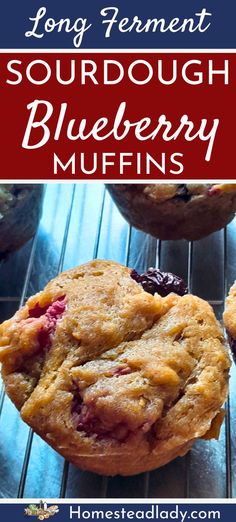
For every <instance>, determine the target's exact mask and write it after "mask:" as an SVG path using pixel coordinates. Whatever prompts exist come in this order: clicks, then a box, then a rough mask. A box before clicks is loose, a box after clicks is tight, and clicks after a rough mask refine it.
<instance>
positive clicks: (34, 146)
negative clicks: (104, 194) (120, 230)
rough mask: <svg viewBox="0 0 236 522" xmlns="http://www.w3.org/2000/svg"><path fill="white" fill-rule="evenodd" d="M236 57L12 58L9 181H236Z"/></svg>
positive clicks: (4, 152) (5, 175) (4, 78)
mask: <svg viewBox="0 0 236 522" xmlns="http://www.w3.org/2000/svg"><path fill="white" fill-rule="evenodd" d="M235 86H236V56H235V54H234V53H157V52H156V53H155V52H154V53H113V54H111V53H99V54H96V53H52V54H51V53H20V52H19V53H3V54H1V59H0V93H1V97H0V100H1V102H0V103H1V179H9V180H11V179H19V180H20V179H24V180H25V179H29V180H30V179H32V180H42V179H44V180H50V179H53V180H57V181H59V180H62V179H66V180H76V179H78V180H82V179H83V180H86V181H89V180H96V179H100V180H104V181H109V180H117V181H121V182H123V181H127V180H132V181H136V180H160V181H163V180H169V179H170V180H173V181H178V180H190V181H191V179H192V180H198V179H199V180H202V179H205V180H216V179H226V180H227V179H234V178H235V177H236V172H235V166H234V162H235V160H234V151H235V131H234V125H235V121H236V103H235Z"/></svg>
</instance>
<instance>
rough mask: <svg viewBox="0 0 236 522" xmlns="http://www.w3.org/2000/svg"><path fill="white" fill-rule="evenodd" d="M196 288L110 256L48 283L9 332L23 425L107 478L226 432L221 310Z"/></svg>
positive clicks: (0, 338) (7, 363) (1, 350)
mask: <svg viewBox="0 0 236 522" xmlns="http://www.w3.org/2000/svg"><path fill="white" fill-rule="evenodd" d="M172 290H173V291H172ZM186 291H187V289H186V287H185V285H184V283H183V281H182V280H181V279H179V278H176V277H175V276H174V275H173V274H168V273H162V272H160V271H159V270H153V269H150V270H149V271H148V272H147V273H145V274H142V275H139V274H137V272H135V271H132V270H130V269H129V268H127V267H125V266H122V265H119V264H117V263H115V262H111V261H99V260H96V261H91V262H89V263H87V264H84V265H82V266H80V267H77V268H74V269H72V270H69V271H67V272H64V273H62V274H60V275H59V276H58V277H56V278H55V279H53V280H52V281H51V282H49V283H48V284H47V286H46V287H45V289H44V290H43V291H42V292H39V293H38V294H36V295H35V296H33V297H30V298H29V300H28V301H27V303H26V304H25V306H24V307H22V308H21V309H20V310H19V311H18V312H17V313H16V314H15V315H14V316H13V317H12V318H11V319H9V320H7V321H5V322H4V323H2V325H1V326H0V361H1V362H2V377H3V381H4V383H5V388H6V392H7V394H8V396H9V397H10V399H11V400H12V401H13V402H14V404H15V405H16V407H17V408H18V409H19V410H20V413H21V417H22V419H23V420H24V421H25V422H27V423H28V424H29V426H31V427H32V428H33V429H34V430H35V431H36V432H37V433H38V434H39V435H40V436H41V437H42V438H43V439H44V440H45V441H47V442H48V443H49V444H50V445H51V446H52V447H53V448H54V449H55V450H57V451H58V452H59V453H60V454H61V455H63V456H64V457H65V458H67V459H68V460H69V461H71V462H72V463H74V464H75V465H76V466H78V467H80V468H81V469H84V470H89V471H93V472H97V473H100V474H105V475H116V474H121V475H133V474H136V473H140V472H143V471H147V470H151V469H154V468H157V467H158V466H163V465H164V464H166V463H167V462H169V461H170V460H172V459H174V458H175V457H177V456H180V455H184V454H185V453H186V452H187V451H188V450H189V449H190V447H191V446H192V444H193V442H194V441H195V440H196V439H199V438H211V437H217V436H218V432H219V428H220V425H221V422H222V419H223V416H224V414H223V412H222V405H223V403H224V401H225V398H226V396H227V390H228V371H229V366H230V363H229V358H228V354H227V351H226V348H225V345H224V338H223V335H222V330H221V328H220V325H219V323H218V322H217V320H216V318H215V316H214V313H213V310H212V308H211V307H210V306H209V305H208V303H207V302H205V301H203V300H202V299H199V298H198V297H195V296H193V295H188V294H186ZM157 292H159V293H160V294H162V295H163V296H164V297H162V295H160V294H158V293H157ZM169 292H170V293H169ZM174 292H178V293H174Z"/></svg>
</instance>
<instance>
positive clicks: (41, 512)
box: [24, 500, 59, 520]
mask: <svg viewBox="0 0 236 522" xmlns="http://www.w3.org/2000/svg"><path fill="white" fill-rule="evenodd" d="M24 512H25V515H26V516H27V517H37V519H38V520H44V519H46V518H50V517H53V516H54V515H56V514H57V513H59V508H58V506H48V505H47V502H44V501H43V500H40V502H39V504H29V505H28V506H27V507H26V508H25V510H24Z"/></svg>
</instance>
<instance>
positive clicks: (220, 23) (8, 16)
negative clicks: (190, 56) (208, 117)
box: [0, 0, 236, 49]
mask: <svg viewBox="0 0 236 522" xmlns="http://www.w3.org/2000/svg"><path fill="white" fill-rule="evenodd" d="M42 6H44V7H47V16H48V17H53V18H54V19H56V20H57V21H58V20H59V19H60V18H67V17H69V18H71V19H73V20H75V19H76V18H78V17H82V18H83V17H86V18H88V19H89V22H90V23H91V22H92V23H93V27H92V28H91V29H90V30H88V31H87V33H86V34H85V37H84V40H83V44H82V46H81V48H98V49H99V48H137V49H138V48H220V49H221V48H222V49H225V48H236V30H235V21H236V1H235V0H143V1H142V2H141V1H139V0H136V1H129V0H122V1H121V0H103V1H102V0H99V1H96V0H84V1H81V0H64V1H61V0H34V1H32V0H14V1H13V0H7V1H6V0H5V1H4V0H2V1H1V10H0V48H2V49H6V48H16V49H17V48H25V49H27V48H35V49H37V48H45V49H50V48H67V49H69V48H74V46H73V43H72V39H73V33H69V34H65V33H64V32H62V33H57V32H53V33H46V35H45V36H44V38H42V39H36V38H32V37H31V38H26V37H25V36H24V34H25V32H26V31H27V30H31V28H32V22H29V20H28V19H29V17H33V16H35V14H36V12H37V10H38V8H39V7H42ZM107 6H110V7H111V6H116V7H118V8H119V9H120V16H121V18H123V17H126V16H127V17H131V18H133V16H134V15H138V16H139V17H140V18H141V19H143V20H146V19H147V18H153V17H156V18H162V17H164V18H166V19H171V18H173V17H179V18H184V17H187V18H188V17H191V16H193V14H194V13H195V12H200V11H201V9H202V8H203V7H205V8H206V9H207V10H208V11H209V12H212V14H213V16H212V17H211V20H212V25H211V27H210V28H209V29H208V30H207V31H206V32H205V33H198V32H196V33H192V34H189V33H187V32H186V33H181V32H180V33H173V34H172V33H169V32H167V33H159V32H157V33H141V34H135V33H133V32H131V33H122V34H121V33H118V31H117V30H115V31H114V32H113V33H112V37H111V38H109V39H108V38H105V37H104V32H105V29H106V27H107V25H106V24H103V25H102V23H101V21H102V19H103V18H102V17H101V15H100V10H101V9H102V8H104V7H107Z"/></svg>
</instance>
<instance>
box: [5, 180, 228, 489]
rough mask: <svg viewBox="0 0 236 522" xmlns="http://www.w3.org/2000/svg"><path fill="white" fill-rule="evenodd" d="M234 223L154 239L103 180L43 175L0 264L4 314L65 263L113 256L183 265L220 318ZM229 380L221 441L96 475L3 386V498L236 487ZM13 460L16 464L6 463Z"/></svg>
mask: <svg viewBox="0 0 236 522" xmlns="http://www.w3.org/2000/svg"><path fill="white" fill-rule="evenodd" d="M235 227H236V223H235V222H233V223H232V224H231V225H229V227H228V231H227V230H225V231H219V232H217V233H215V234H213V235H212V236H209V237H208V238H206V239H203V240H201V241H197V242H195V243H191V242H190V243H187V242H186V241H166V242H161V241H156V240H155V239H153V238H151V237H150V236H147V235H145V234H143V233H142V232H139V231H137V230H135V229H132V228H130V227H129V226H128V225H127V223H126V222H125V221H124V220H123V218H122V217H121V216H120V214H119V212H118V210H117V209H116V207H115V206H114V204H113V203H112V201H111V199H110V196H109V194H108V193H106V192H105V190H104V187H103V186H102V185H100V184H99V185H95V184H91V185H81V184H80V185H72V184H68V185H57V184H53V185H48V186H47V191H46V196H45V202H44V212H43V217H42V220H41V224H40V227H39V230H38V233H37V234H36V236H35V238H34V239H33V240H32V241H31V242H30V243H29V244H27V245H26V246H25V247H23V248H22V249H21V250H20V251H19V252H16V253H15V254H13V255H12V256H9V259H8V260H7V261H6V262H5V263H3V264H2V266H1V268H0V288H1V297H0V302H1V309H0V315H1V317H0V318H1V320H3V319H5V318H7V317H9V316H10V315H11V314H12V313H14V311H15V310H16V309H17V307H18V306H21V305H22V304H23V303H24V301H25V299H26V298H27V296H28V295H30V294H32V293H35V292H36V291H38V290H40V289H41V288H43V286H44V285H45V283H46V282H47V281H48V280H49V279H50V278H52V277H53V276H55V275H56V274H57V273H58V272H60V271H61V270H62V269H67V268H70V267H72V266H75V265H76V264H80V263H82V262H85V261H87V260H89V259H91V258H92V257H93V258H97V257H99V258H108V259H109V258H110V259H114V260H116V261H118V262H121V263H124V264H127V265H128V266H132V267H134V268H136V269H137V270H144V269H146V268H147V267H149V266H159V267H161V268H163V269H165V270H171V271H173V272H176V273H178V274H179V275H182V277H184V278H185V279H186V280H187V281H188V285H189V288H190V289H191V291H192V292H193V293H195V294H197V295H199V296H200V297H203V298H205V299H207V300H208V301H209V302H210V303H211V304H212V306H213V307H214V309H215V312H216V315H217V316H218V318H219V319H221V316H222V312H223V308H224V300H225V296H226V295H227V292H228V288H229V286H230V285H231V284H232V282H233V280H234V279H235V277H236V262H235V261H234V259H236V257H235V253H236V234H235ZM235 381H236V372H235V368H234V367H233V369H232V377H231V385H230V398H229V400H228V402H227V405H226V417H225V423H224V427H223V429H222V431H221V436H220V439H219V441H209V442H206V441H199V442H197V443H196V444H195V446H194V448H193V449H192V450H191V452H190V453H189V454H188V455H187V456H186V457H184V458H182V459H180V458H179V459H176V460H175V461H174V462H172V463H170V464H169V465H167V466H165V467H164V468H161V469H158V470H155V471H153V472H151V473H144V474H141V475H137V476H135V477H128V478H124V477H114V478H108V477H99V476H97V475H95V474H92V473H87V472H81V471H80V470H78V469H76V468H75V467H74V466H72V465H70V464H68V462H65V461H64V460H63V459H62V458H61V457H60V456H59V455H57V454H56V453H55V452H54V451H53V450H52V449H51V448H49V447H48V446H47V445H46V444H45V443H44V442H43V441H42V440H41V439H40V438H39V437H38V436H37V435H35V434H34V433H33V431H32V430H31V429H29V428H28V427H27V426H26V425H25V424H24V423H23V422H22V421H21V420H20V418H19V414H18V413H17V412H16V410H15V408H14V406H13V405H12V404H11V403H10V401H9V399H8V398H7V397H6V396H5V394H4V391H3V388H1V391H0V496H1V497H2V498H7V497H10V498H15V497H17V496H18V497H19V498H22V497H27V498H39V497H45V498H57V497H69V498H89V497H93V498H98V497H101V498H104V497H110V498H127V497H130V498H132V497H135V498H147V497H151V498H154V497H155V498H171V497H172V498H183V497H191V498H204V497H207V498H223V497H227V498H230V497H236V478H235V470H236V434H235V428H234V427H235V426H236V391H235V390H234V384H235ZM13 469H14V473H13Z"/></svg>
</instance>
